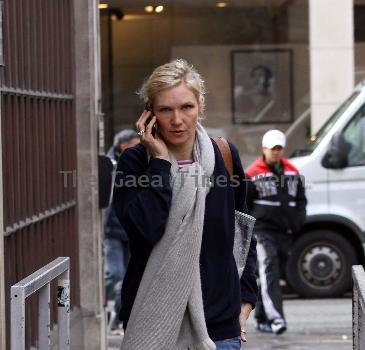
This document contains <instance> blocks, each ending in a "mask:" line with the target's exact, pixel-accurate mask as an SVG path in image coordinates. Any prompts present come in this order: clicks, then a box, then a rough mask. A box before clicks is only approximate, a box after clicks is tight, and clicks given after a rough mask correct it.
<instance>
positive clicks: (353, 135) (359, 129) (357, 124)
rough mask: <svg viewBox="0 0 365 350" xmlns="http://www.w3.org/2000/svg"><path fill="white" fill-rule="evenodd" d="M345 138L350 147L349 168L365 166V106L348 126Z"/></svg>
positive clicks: (344, 134)
mask: <svg viewBox="0 0 365 350" xmlns="http://www.w3.org/2000/svg"><path fill="white" fill-rule="evenodd" d="M343 136H344V139H345V141H346V143H347V144H348V145H349V152H348V166H358V165H365V105H363V106H362V107H361V108H360V109H359V111H358V112H357V113H356V114H355V116H354V117H353V118H352V120H351V121H350V123H349V124H348V125H347V126H346V128H345V130H344V133H343Z"/></svg>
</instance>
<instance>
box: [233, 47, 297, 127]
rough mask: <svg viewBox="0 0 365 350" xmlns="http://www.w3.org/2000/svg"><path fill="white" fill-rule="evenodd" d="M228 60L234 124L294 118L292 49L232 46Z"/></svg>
mask: <svg viewBox="0 0 365 350" xmlns="http://www.w3.org/2000/svg"><path fill="white" fill-rule="evenodd" d="M231 63H232V112H233V123H234V124H265V123H291V122H292V121H293V91H292V79H293V76H292V75H293V74H292V71H293V63H292V51H291V50H287V49H272V50H271V49H263V50H234V51H232V53H231Z"/></svg>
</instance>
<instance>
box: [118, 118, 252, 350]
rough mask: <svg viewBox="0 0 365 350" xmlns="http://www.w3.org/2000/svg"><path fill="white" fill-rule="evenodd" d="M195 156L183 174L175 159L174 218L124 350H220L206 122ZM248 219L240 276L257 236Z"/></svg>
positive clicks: (153, 260) (238, 250)
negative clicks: (209, 234)
mask: <svg viewBox="0 0 365 350" xmlns="http://www.w3.org/2000/svg"><path fill="white" fill-rule="evenodd" d="M193 156H194V161H195V162H194V163H193V164H191V165H190V166H188V167H186V168H183V171H180V172H179V171H178V164H177V161H176V159H175V158H174V157H173V156H172V155H170V160H171V163H172V166H171V176H170V182H171V187H172V202H171V207H170V212H169V217H168V219H167V224H166V228H165V232H164V235H163V236H162V238H161V240H160V241H159V242H158V243H157V244H156V245H155V247H154V248H153V250H152V252H151V255H150V257H149V260H148V263H147V266H146V269H145V271H144V274H143V277H142V280H141V283H140V286H139V289H138V292H137V296H136V299H135V301H134V304H133V308H132V312H131V315H130V318H129V321H128V327H127V329H126V332H125V335H124V339H123V343H122V347H121V350H215V349H216V346H215V344H214V342H213V341H212V340H211V339H210V338H209V335H208V331H207V327H206V323H205V318H204V309H203V300H202V290H201V280H200V268H199V257H200V249H201V242H202V234H203V224H204V213H205V199H206V195H207V193H208V192H209V189H210V187H209V186H210V182H209V178H210V176H211V175H212V174H213V170H214V165H215V156H214V149H213V145H212V142H211V140H210V138H209V136H208V134H207V133H206V131H205V130H204V128H203V127H202V126H201V125H200V124H198V126H197V137H196V141H195V144H194V149H193ZM237 215H239V216H240V219H239V220H237ZM242 215H245V214H242V213H238V212H236V236H237V234H238V236H239V238H238V239H236V238H235V252H234V253H235V257H236V260H237V256H240V258H239V260H240V264H241V265H240V268H239V270H240V271H239V272H240V274H241V273H242V272H243V266H244V264H245V260H246V256H247V252H248V249H249V244H250V242H249V241H250V239H251V233H250V234H249V237H247V236H246V237H245V239H244V240H243V239H242V235H241V233H240V228H239V223H243V225H245V226H249V227H251V226H252V225H251V224H250V221H249V219H247V218H245V217H244V216H242ZM251 231H252V227H251ZM236 262H237V264H238V261H236ZM242 264H243V265H242Z"/></svg>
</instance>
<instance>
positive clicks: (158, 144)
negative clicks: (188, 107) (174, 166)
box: [136, 110, 169, 161]
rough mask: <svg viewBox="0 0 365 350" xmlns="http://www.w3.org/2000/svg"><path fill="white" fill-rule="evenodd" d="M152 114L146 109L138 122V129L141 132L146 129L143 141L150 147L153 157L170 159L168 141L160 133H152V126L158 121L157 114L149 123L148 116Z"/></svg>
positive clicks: (142, 136)
mask: <svg viewBox="0 0 365 350" xmlns="http://www.w3.org/2000/svg"><path fill="white" fill-rule="evenodd" d="M151 115H152V112H151V111H148V110H144V111H143V113H142V114H141V116H140V118H139V119H138V120H137V122H136V127H137V130H138V131H139V132H141V131H144V132H143V133H142V135H141V136H140V137H141V143H142V144H143V145H144V146H145V147H146V148H147V149H148V151H149V153H150V154H151V156H152V157H154V158H161V159H165V160H167V161H169V151H168V149H167V146H166V143H165V142H164V140H162V139H161V137H160V136H159V135H158V133H156V135H155V136H153V135H152V128H153V125H154V124H155V123H156V116H153V117H152V118H151V120H150V121H149V122H148V123H147V121H148V118H150V117H151ZM146 123H147V124H146Z"/></svg>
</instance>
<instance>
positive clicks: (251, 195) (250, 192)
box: [246, 177, 258, 213]
mask: <svg viewBox="0 0 365 350" xmlns="http://www.w3.org/2000/svg"><path fill="white" fill-rule="evenodd" d="M256 198H258V193H257V189H256V186H255V184H254V182H253V181H252V179H250V178H249V177H247V197H246V203H247V208H248V212H249V213H250V212H251V211H252V208H253V201H254V200H255V199H256Z"/></svg>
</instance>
